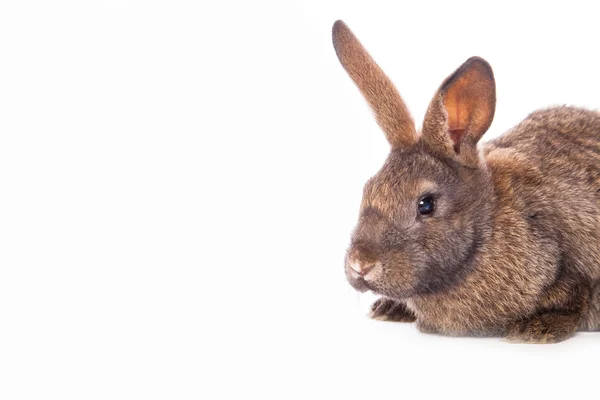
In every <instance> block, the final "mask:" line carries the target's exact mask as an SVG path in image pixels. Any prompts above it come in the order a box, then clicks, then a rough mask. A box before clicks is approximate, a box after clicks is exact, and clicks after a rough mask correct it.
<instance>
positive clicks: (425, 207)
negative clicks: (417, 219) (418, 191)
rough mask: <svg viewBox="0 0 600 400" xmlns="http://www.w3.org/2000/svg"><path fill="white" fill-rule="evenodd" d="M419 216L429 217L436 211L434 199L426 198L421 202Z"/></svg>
mask: <svg viewBox="0 0 600 400" xmlns="http://www.w3.org/2000/svg"><path fill="white" fill-rule="evenodd" d="M418 209H419V214H421V215H428V214H431V213H432V212H433V211H434V210H435V203H434V201H433V197H431V196H425V197H423V198H422V199H421V200H419V206H418Z"/></svg>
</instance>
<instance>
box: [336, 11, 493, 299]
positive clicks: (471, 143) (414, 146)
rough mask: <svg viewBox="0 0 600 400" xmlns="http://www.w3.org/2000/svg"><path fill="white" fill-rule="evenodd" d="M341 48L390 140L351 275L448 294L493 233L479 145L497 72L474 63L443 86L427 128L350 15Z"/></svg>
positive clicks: (396, 288)
mask: <svg viewBox="0 0 600 400" xmlns="http://www.w3.org/2000/svg"><path fill="white" fill-rule="evenodd" d="M333 44H334V47H335V51H336V53H337V56H338V58H339V60H340V62H341V64H342V66H343V67H344V69H345V70H346V71H347V72H348V74H349V75H350V77H351V78H352V80H353V81H354V82H355V83H356V85H357V86H358V88H359V90H360V91H361V92H362V94H363V96H364V97H365V99H366V100H367V102H368V103H369V105H370V107H371V108H372V110H373V113H374V115H375V118H376V120H377V122H378V124H379V126H380V127H381V129H382V130H383V132H384V133H385V135H386V138H387V140H388V142H389V143H390V145H391V152H390V154H389V156H388V158H387V160H386V161H385V163H384V165H383V167H382V168H381V170H380V171H379V172H377V173H376V174H375V176H373V177H372V178H371V179H370V180H369V181H368V182H367V183H366V185H365V188H364V194H363V199H362V203H361V208H360V216H359V221H358V225H357V227H356V229H355V231H354V233H353V235H352V238H351V244H350V247H349V249H348V252H347V255H346V261H345V270H346V276H347V278H348V281H349V282H350V284H351V285H352V286H353V287H354V288H355V289H357V290H359V291H366V290H372V291H373V292H375V293H378V294H381V295H383V296H387V297H392V298H398V299H402V298H410V297H413V296H419V295H424V294H426V293H428V292H436V291H439V290H442V289H444V288H446V287H448V286H449V285H452V284H453V282H457V280H459V279H460V278H461V276H464V273H465V272H467V271H468V269H469V265H470V260H472V258H473V257H474V255H475V254H477V252H479V251H481V246H482V238H483V237H485V236H486V235H487V234H488V233H489V230H490V224H491V210H492V207H493V193H494V190H493V185H492V181H491V175H490V173H489V170H488V168H487V166H486V164H485V161H484V160H483V158H482V157H480V155H479V153H478V150H477V142H478V141H479V139H480V138H481V137H482V136H483V134H484V133H485V132H486V131H487V129H488V127H489V126H490V124H491V122H492V119H493V115H494V109H495V101H496V97H495V83H494V77H493V73H492V69H491V67H490V66H489V64H488V63H487V62H486V61H485V60H483V59H481V58H477V57H473V58H470V59H469V60H467V61H466V62H465V63H464V64H463V65H462V66H461V67H460V68H459V69H458V70H456V71H455V72H454V73H453V74H452V75H450V76H449V77H448V78H447V79H446V80H445V81H444V82H443V83H442V85H441V86H440V88H439V90H438V91H437V93H436V94H435V95H434V97H433V100H432V101H431V103H430V105H429V108H428V110H427V112H426V116H425V120H424V122H423V125H422V129H421V131H420V132H418V131H417V130H416V129H415V125H414V122H413V120H412V118H411V116H410V114H409V112H408V110H407V108H406V106H405V104H404V102H403V101H402V98H401V97H400V95H399V94H398V92H397V91H396V89H395V87H394V85H393V84H392V83H391V81H390V80H389V79H388V78H387V76H386V75H385V74H384V73H383V71H382V70H381V69H380V68H379V67H378V66H377V64H376V63H375V62H374V61H373V59H372V58H371V57H370V55H369V54H368V53H367V52H366V50H365V49H364V48H363V46H362V45H361V44H360V42H359V41H358V40H357V39H356V37H355V36H354V35H353V34H352V32H351V31H350V30H349V28H348V27H347V26H346V25H345V24H344V23H343V22H342V21H337V22H336V23H335V24H334V26H333Z"/></svg>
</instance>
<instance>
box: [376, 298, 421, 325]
mask: <svg viewBox="0 0 600 400" xmlns="http://www.w3.org/2000/svg"><path fill="white" fill-rule="evenodd" d="M369 316H370V317H371V318H373V319H377V320H380V321H396V322H414V321H415V319H416V318H415V315H414V314H413V313H412V311H410V310H409V309H408V308H407V307H406V305H405V304H404V303H402V302H400V301H397V300H392V299H388V298H385V297H382V298H380V299H378V300H377V301H376V302H374V303H373V305H372V306H371V312H370V313H369Z"/></svg>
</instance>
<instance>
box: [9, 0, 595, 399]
mask: <svg viewBox="0 0 600 400" xmlns="http://www.w3.org/2000/svg"><path fill="white" fill-rule="evenodd" d="M523 3H524V2H516V3H514V4H512V3H510V2H501V3H494V4H493V5H491V4H489V3H485V2H470V3H469V2H463V1H451V2H434V1H425V2H406V1H394V2H379V1H365V2H350V1H341V0H340V1H333V2H322V1H306V2H301V1H285V2H284V1H271V2H267V1H257V0H253V1H237V2H230V1H223V2H216V1H215V2H208V1H200V2H198V1H187V2H183V1H148V0H145V1H136V0H128V1H127V0H125V1H119V0H110V1H97V2H81V1H71V2H66V1H58V2H46V1H19V2H16V1H14V2H13V1H5V2H2V4H1V5H0V71H1V73H0V377H1V378H0V398H3V399H21V398H23V399H42V398H43V399H45V398H57V399H58V398H60V399H134V398H140V399H142V398H143V399H149V398H162V399H192V398H202V399H219V398H273V399H288V398H302V399H305V398H309V399H318V398H334V399H337V398H340V399H342V398H366V397H368V398H372V399H378V398H419V399H421V398H440V397H443V398H461V399H465V398H473V399H481V398H491V399H495V398H502V399H506V398H525V397H526V396H527V397H530V398H566V397H568V398H577V397H584V396H586V397H588V398H590V397H593V396H595V395H596V393H597V390H596V385H595V383H596V381H597V378H598V371H597V370H598V368H597V367H596V366H597V363H598V360H599V359H600V333H598V334H594V333H585V334H578V335H577V336H576V337H575V338H573V339H571V340H569V341H567V342H565V343H562V344H558V345H552V346H532V345H514V344H508V343H505V342H503V341H501V340H499V339H468V338H460V339H457V338H445V337H439V336H433V335H425V334H421V333H419V332H417V330H416V328H415V327H414V324H394V323H385V322H377V321H371V320H369V319H368V318H366V316H365V313H366V309H367V308H368V305H369V301H371V300H372V297H371V298H369V296H368V295H365V296H362V297H360V298H359V297H358V296H357V294H355V293H354V292H353V291H352V289H351V288H350V287H349V286H348V285H347V283H346V282H345V278H344V274H343V265H342V263H343V256H344V251H345V248H346V245H347V243H348V239H349V234H350V232H351V230H352V227H353V224H354V223H355V220H356V217H357V211H358V206H359V202H360V196H361V191H362V185H363V183H364V182H365V181H366V179H367V178H368V177H370V176H371V175H372V174H373V173H374V172H375V171H377V169H378V168H379V167H380V165H381V164H382V161H383V160H384V158H385V156H386V154H387V151H388V147H387V143H386V141H385V139H384V137H383V134H382V133H381V132H380V131H379V129H378V127H377V126H376V124H375V122H374V120H373V119H372V117H371V115H370V112H369V110H368V108H367V106H366V104H365V102H364V100H363V99H362V98H361V96H360V94H359V93H358V90H357V89H356V88H355V87H354V85H353V84H352V82H351V80H350V79H349V78H348V77H347V76H346V73H345V72H344V71H343V69H342V68H341V66H340V65H339V63H338V61H337V59H336V57H335V53H334V51H333V48H332V45H331V36H330V30H331V25H332V24H333V22H334V21H335V20H336V19H343V20H345V21H346V23H347V24H348V25H349V26H350V27H351V29H353V31H354V32H355V33H356V35H357V36H358V37H359V38H360V39H361V41H362V42H363V43H364V45H365V46H366V47H367V49H368V50H369V51H370V52H371V54H372V55H373V57H374V58H375V59H376V60H377V61H378V63H379V64H380V65H381V66H382V67H383V69H384V70H385V71H386V72H387V73H388V75H389V76H390V77H391V78H392V80H393V81H394V82H395V83H396V85H397V86H398V89H399V90H400V92H401V93H402V95H403V97H404V99H405V100H406V102H407V103H408V105H409V108H410V109H411V111H412V113H413V116H414V117H415V120H416V121H417V122H418V124H420V121H421V120H422V117H423V114H424V111H425V107H426V106H427V104H428V102H429V100H430V98H431V96H432V95H433V93H434V92H435V90H436V88H437V87H438V85H439V84H440V83H441V82H442V80H443V79H444V78H445V77H446V76H447V75H448V74H450V73H451V72H452V71H453V70H454V69H455V68H456V67H458V66H459V65H460V64H461V63H462V62H463V61H464V60H466V59H467V58H468V57H470V56H472V55H479V56H482V57H484V58H486V59H487V60H488V61H489V62H490V63H491V65H492V66H493V68H494V70H495V75H496V81H497V87H498V105H497V112H496V119H495V121H494V123H493V125H492V127H491V129H490V131H489V133H488V134H487V135H486V138H490V137H493V136H495V135H499V134H501V133H502V132H503V131H504V130H506V129H508V128H509V127H510V126H512V125H514V124H515V123H517V122H518V121H519V120H520V119H522V118H523V117H525V116H526V115H527V114H528V113H529V112H531V111H533V110H534V109H536V108H538V107H543V106H548V105H552V104H563V103H565V104H573V105H579V106H586V107H591V108H594V107H598V105H599V104H600V95H599V94H598V93H599V91H600V80H599V79H598V72H597V71H598V70H599V69H600V57H599V55H598V54H599V52H598V36H599V33H600V28H599V26H598V23H597V15H598V10H596V9H595V7H594V6H593V5H592V2H586V3H584V2H577V1H569V2H561V3H552V2H539V3H536V4H534V3H528V4H523Z"/></svg>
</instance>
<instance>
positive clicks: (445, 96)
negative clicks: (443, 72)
mask: <svg viewBox="0 0 600 400" xmlns="http://www.w3.org/2000/svg"><path fill="white" fill-rule="evenodd" d="M495 109H496V84H495V82H494V74H493V72H492V67H490V65H489V64H488V63H487V61H485V60H484V59H482V58H479V57H472V58H469V59H468V60H467V61H466V62H465V63H464V64H463V65H462V66H461V67H460V68H458V69H457V70H456V71H455V72H454V73H453V74H452V75H450V76H449V77H448V78H447V79H446V80H445V81H444V83H442V86H441V87H440V88H439V89H438V91H437V93H436V95H435V96H434V98H433V100H432V101H431V104H430V105H429V109H428V110H427V113H426V115H425V121H424V122H423V129H422V136H421V140H422V141H423V143H424V144H425V146H426V147H427V148H428V149H429V150H430V151H432V152H434V153H438V154H441V155H444V156H449V157H451V158H457V159H458V160H459V161H460V162H461V163H462V164H465V165H470V166H475V165H477V163H478V155H477V142H478V141H479V139H481V137H482V136H483V134H484V133H485V132H486V131H487V130H488V128H489V127H490V125H491V123H492V119H493V118H494V111H495Z"/></svg>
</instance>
